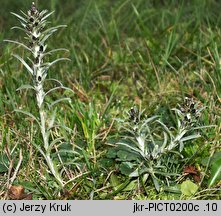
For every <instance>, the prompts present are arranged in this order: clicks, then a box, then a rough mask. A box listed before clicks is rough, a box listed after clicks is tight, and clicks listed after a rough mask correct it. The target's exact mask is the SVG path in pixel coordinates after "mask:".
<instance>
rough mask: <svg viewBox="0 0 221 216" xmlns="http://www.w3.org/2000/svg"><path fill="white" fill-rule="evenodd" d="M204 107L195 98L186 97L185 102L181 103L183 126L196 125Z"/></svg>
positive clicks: (180, 110)
mask: <svg viewBox="0 0 221 216" xmlns="http://www.w3.org/2000/svg"><path fill="white" fill-rule="evenodd" d="M202 109H203V108H202V107H201V106H199V103H197V102H195V101H194V99H193V98H188V97H185V99H184V103H183V104H182V105H179V114H180V115H179V116H180V117H181V126H182V127H183V128H186V127H193V126H195V125H196V124H197V123H198V119H199V117H200V115H201V111H202Z"/></svg>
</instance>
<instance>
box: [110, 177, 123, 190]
mask: <svg viewBox="0 0 221 216" xmlns="http://www.w3.org/2000/svg"><path fill="white" fill-rule="evenodd" d="M110 183H111V186H112V187H113V188H114V190H117V189H118V187H119V186H120V185H121V184H120V181H119V180H118V177H117V176H116V175H115V174H112V175H111V177H110Z"/></svg>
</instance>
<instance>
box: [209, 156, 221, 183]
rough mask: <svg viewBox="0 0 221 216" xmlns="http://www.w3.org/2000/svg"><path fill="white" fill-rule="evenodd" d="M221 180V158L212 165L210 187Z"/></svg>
mask: <svg viewBox="0 0 221 216" xmlns="http://www.w3.org/2000/svg"><path fill="white" fill-rule="evenodd" d="M220 180H221V159H219V160H216V161H215V162H213V163H212V165H211V176H210V178H209V182H208V183H209V187H211V186H213V185H214V184H216V183H217V182H219V181H220Z"/></svg>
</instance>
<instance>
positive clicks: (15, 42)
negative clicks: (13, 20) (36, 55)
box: [4, 40, 31, 52]
mask: <svg viewBox="0 0 221 216" xmlns="http://www.w3.org/2000/svg"><path fill="white" fill-rule="evenodd" d="M4 41H5V42H9V43H14V44H18V45H20V46H22V47H24V48H25V49H27V50H28V51H30V52H31V49H30V48H28V47H27V46H26V45H25V44H23V43H20V42H18V41H13V40H4Z"/></svg>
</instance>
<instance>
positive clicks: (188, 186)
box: [181, 180, 198, 196]
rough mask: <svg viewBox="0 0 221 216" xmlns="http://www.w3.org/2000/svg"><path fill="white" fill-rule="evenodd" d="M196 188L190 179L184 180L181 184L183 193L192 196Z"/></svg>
mask: <svg viewBox="0 0 221 216" xmlns="http://www.w3.org/2000/svg"><path fill="white" fill-rule="evenodd" d="M197 190H198V186H197V185H196V184H195V183H193V182H191V181H190V180H186V181H184V182H183V183H182V184H181V192H182V194H183V195H186V196H192V195H194V194H195V193H196V191H197Z"/></svg>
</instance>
